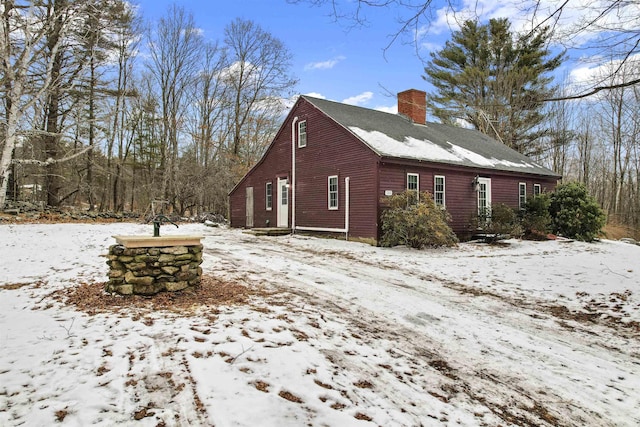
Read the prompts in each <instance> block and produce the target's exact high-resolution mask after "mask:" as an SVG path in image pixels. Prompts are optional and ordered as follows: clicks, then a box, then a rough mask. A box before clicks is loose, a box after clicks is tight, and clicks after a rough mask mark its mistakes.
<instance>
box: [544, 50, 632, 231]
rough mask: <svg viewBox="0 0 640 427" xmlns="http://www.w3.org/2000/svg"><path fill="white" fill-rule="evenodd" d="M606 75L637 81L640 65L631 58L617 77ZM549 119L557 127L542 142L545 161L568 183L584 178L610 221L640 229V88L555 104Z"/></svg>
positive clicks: (622, 88)
mask: <svg viewBox="0 0 640 427" xmlns="http://www.w3.org/2000/svg"><path fill="white" fill-rule="evenodd" d="M618 65H619V64H618V62H615V64H614V65H612V66H611V67H612V68H613V67H616V68H617V67H618ZM604 73H605V74H606V75H607V76H609V82H610V86H614V85H617V84H618V83H619V82H625V81H629V80H632V79H636V78H637V77H638V76H639V75H640V67H639V65H638V64H637V63H636V64H634V63H633V62H628V63H627V64H625V66H624V67H622V68H620V69H619V70H617V71H616V73H617V74H616V76H615V77H611V76H612V73H611V70H605V71H604ZM562 95H563V93H562V92H560V93H559V96H560V97H562ZM548 117H549V120H550V121H551V123H552V126H551V128H552V131H551V132H550V134H549V135H548V136H547V137H546V138H545V139H544V140H543V141H542V143H543V146H544V152H545V155H544V156H543V158H542V160H543V161H545V162H546V163H547V164H549V165H550V167H552V168H553V169H554V170H556V171H557V172H559V173H561V174H562V175H563V177H564V180H565V181H569V180H576V181H580V182H583V183H584V184H585V185H586V186H587V188H588V189H589V191H590V193H591V194H592V195H594V196H595V197H596V199H597V200H598V201H599V202H600V204H601V206H602V207H603V209H604V210H605V212H606V213H607V215H608V219H609V222H612V223H617V224H619V225H624V226H628V227H631V228H633V229H635V230H638V229H640V86H638V85H631V86H624V85H618V87H616V88H614V89H610V90H607V91H603V92H600V93H599V94H598V95H594V96H592V97H589V98H587V99H582V100H564V101H559V102H553V103H549V104H548Z"/></svg>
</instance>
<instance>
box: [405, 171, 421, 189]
mask: <svg viewBox="0 0 640 427" xmlns="http://www.w3.org/2000/svg"><path fill="white" fill-rule="evenodd" d="M410 176H415V177H416V191H417V192H418V194H419V193H420V174H417V173H407V190H409V177H410ZM412 191H413V190H412Z"/></svg>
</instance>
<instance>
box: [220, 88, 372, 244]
mask: <svg viewBox="0 0 640 427" xmlns="http://www.w3.org/2000/svg"><path fill="white" fill-rule="evenodd" d="M294 117H297V118H298V122H300V121H302V120H306V122H307V146H306V147H304V148H298V146H297V141H296V144H295V150H296V190H295V191H296V198H295V199H296V200H295V204H296V216H295V221H296V226H299V227H317V228H334V229H343V228H344V226H345V224H344V223H345V178H346V177H349V179H350V203H349V211H350V215H349V236H351V237H364V238H376V237H377V226H378V225H377V188H376V185H377V182H378V180H377V178H376V174H377V167H376V165H377V160H378V157H377V156H376V155H375V153H373V152H372V151H371V150H370V149H368V148H367V147H366V146H365V145H364V144H363V143H362V142H361V141H360V140H358V139H357V138H355V137H354V136H353V135H352V134H351V133H350V132H348V131H347V130H345V129H344V128H343V127H341V126H340V125H338V124H336V123H335V122H334V121H333V120H330V119H329V118H327V117H326V116H325V115H324V114H323V113H322V112H321V111H319V110H317V109H316V108H315V107H314V106H312V105H311V104H309V103H308V102H307V101H305V100H304V99H300V100H299V102H298V103H297V104H296V106H295V107H294V109H293V110H292V112H291V113H290V114H289V116H288V117H287V119H286V120H285V122H284V123H283V125H282V127H281V128H280V131H279V132H278V135H277V136H276V138H275V139H274V141H273V143H272V144H271V146H270V147H269V149H268V151H267V153H266V154H265V156H264V157H263V159H262V160H261V161H260V162H259V163H258V165H256V166H255V167H254V168H253V169H252V170H251V171H250V172H249V174H247V176H245V178H244V179H243V181H241V182H240V184H239V185H238V186H236V188H234V190H233V191H232V192H231V194H230V197H229V203H230V221H231V226H232V227H244V226H245V220H246V217H245V191H246V190H245V189H246V187H248V186H252V187H254V190H253V191H254V199H255V205H254V225H255V227H264V226H265V222H266V220H267V219H268V220H269V223H270V225H271V226H272V227H274V226H275V225H276V223H277V222H276V214H277V207H276V204H277V199H276V182H277V177H288V178H289V179H290V180H291V124H292V121H293V120H294ZM296 133H297V126H296ZM296 136H297V135H296ZM332 175H337V176H338V209H337V210H329V208H328V181H327V180H328V177H329V176H332ZM267 181H271V182H273V186H274V193H273V194H274V198H273V209H272V210H271V211H270V212H268V211H266V210H265V184H266V182H267ZM291 206H292V200H291V189H290V203H289V208H290V211H289V225H291V221H292V216H291Z"/></svg>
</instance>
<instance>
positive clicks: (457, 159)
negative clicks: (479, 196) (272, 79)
mask: <svg viewBox="0 0 640 427" xmlns="http://www.w3.org/2000/svg"><path fill="white" fill-rule="evenodd" d="M302 98H304V99H305V100H307V101H308V102H310V103H311V104H313V105H314V106H315V107H317V108H318V109H319V110H321V111H322V112H323V113H325V114H326V115H327V116H329V117H331V118H332V119H333V120H335V121H336V122H337V123H339V124H340V125H342V126H343V127H344V128H346V129H347V130H349V131H350V132H352V133H353V134H354V135H355V136H357V137H358V138H360V139H361V140H362V141H363V142H364V143H365V144H366V145H367V146H369V147H370V148H371V149H372V150H373V151H374V152H376V153H377V154H378V155H380V156H383V157H395V158H400V159H412V160H421V161H429V162H438V163H446V164H451V165H459V166H468V167H474V168H486V169H497V170H502V171H510V172H519V173H526V174H535V175H545V176H554V177H560V175H558V174H556V173H555V172H553V171H551V170H549V169H547V168H545V167H544V166H542V165H539V164H537V163H535V162H534V161H533V160H531V159H530V158H528V157H526V156H524V155H522V154H520V153H518V152H517V151H515V150H512V149H511V148H509V147H507V146H506V145H504V144H502V143H500V142H498V141H496V140H494V139H492V138H490V137H488V136H487V135H484V134H482V133H480V132H478V131H476V130H472V129H465V128H461V127H455V126H448V125H443V124H440V123H429V122H427V124H426V125H420V124H416V123H413V122H412V121H411V120H409V119H408V118H406V117H403V116H401V115H397V114H390V113H385V112H382V111H377V110H371V109H368V108H362V107H356V106H353V105H347V104H341V103H339V102H334V101H327V100H325V99H318V98H313V97H310V96H306V95H303V96H302Z"/></svg>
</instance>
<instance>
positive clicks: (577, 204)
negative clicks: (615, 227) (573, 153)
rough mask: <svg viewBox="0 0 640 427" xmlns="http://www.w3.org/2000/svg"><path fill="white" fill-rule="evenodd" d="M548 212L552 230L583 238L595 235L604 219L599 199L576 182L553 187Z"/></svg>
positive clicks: (573, 237) (578, 238) (594, 236)
mask: <svg viewBox="0 0 640 427" xmlns="http://www.w3.org/2000/svg"><path fill="white" fill-rule="evenodd" d="M549 213H550V214H551V223H552V228H553V231H554V233H557V234H560V235H562V236H564V237H569V238H572V239H576V240H583V241H585V242H591V241H593V240H594V239H596V238H597V237H598V236H599V235H600V233H601V230H602V227H604V225H605V223H606V216H605V214H604V212H603V211H602V209H601V208H600V206H599V205H598V202H596V200H595V199H594V198H593V197H591V196H590V195H589V194H588V193H587V188H586V187H585V186H584V185H583V184H580V183H577V182H571V183H567V184H562V185H559V186H558V187H557V188H556V191H555V192H554V193H553V194H551V203H550V204H549Z"/></svg>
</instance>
